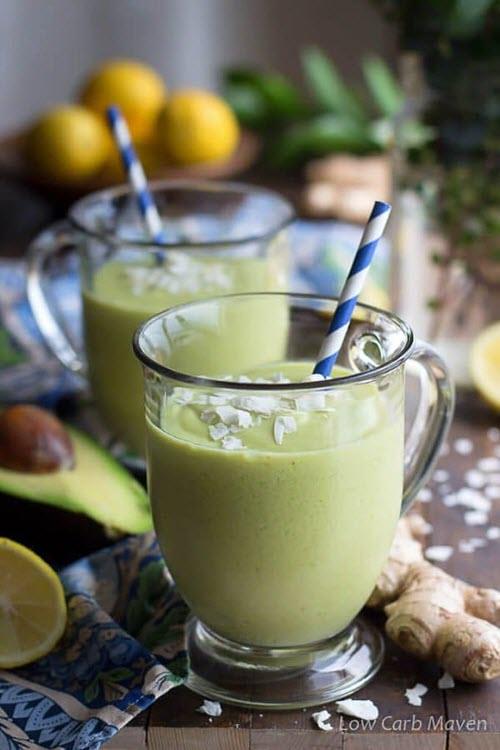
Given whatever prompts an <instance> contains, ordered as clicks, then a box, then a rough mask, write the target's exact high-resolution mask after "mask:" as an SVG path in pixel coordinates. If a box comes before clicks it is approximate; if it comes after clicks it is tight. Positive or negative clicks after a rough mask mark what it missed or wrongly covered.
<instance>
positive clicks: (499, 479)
mask: <svg viewBox="0 0 500 750" xmlns="http://www.w3.org/2000/svg"><path fill="white" fill-rule="evenodd" d="M488 482H489V484H500V472H499V473H497V474H488Z"/></svg>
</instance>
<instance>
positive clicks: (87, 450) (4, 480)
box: [0, 425, 153, 534]
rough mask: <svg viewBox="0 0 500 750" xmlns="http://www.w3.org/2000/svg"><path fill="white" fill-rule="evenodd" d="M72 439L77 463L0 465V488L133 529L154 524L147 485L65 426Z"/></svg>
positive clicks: (132, 531) (141, 529)
mask: <svg viewBox="0 0 500 750" xmlns="http://www.w3.org/2000/svg"><path fill="white" fill-rule="evenodd" d="M65 428H66V429H67V430H68V432H69V434H70V435H71V439H72V441H73V448H74V451H75V464H74V468H72V469H70V470H64V471H55V472H52V473H50V474H31V473H26V472H19V471H10V470H9V469H3V468H0V490H1V491H2V492H5V493H7V494H10V495H15V496H16V497H21V498H25V499H27V500H33V501H35V502H38V503H45V504H47V505H53V506H55V507H56V508H62V509H64V510H69V511H73V512H75V513H84V514H85V515H87V516H89V517H90V518H92V519H93V520H94V521H97V522H98V523H101V524H103V525H104V526H109V527H112V528H114V529H118V530H120V531H124V532H127V533H129V534H141V533H143V532H146V531H150V529H152V527H153V522H152V519H151V508H150V505H149V499H148V496H147V494H146V492H145V490H144V489H143V487H142V486H141V485H140V484H139V482H137V481H136V480H135V479H134V478H133V477H132V476H131V475H130V474H129V473H128V471H126V469H124V468H123V467H122V466H121V465H120V464H119V463H118V462H117V461H116V460H115V459H114V458H113V457H112V456H111V455H110V454H109V453H108V452H107V451H106V450H104V448H102V447H101V446H100V445H98V444H97V443H96V442H94V440H92V439H91V438H89V437H88V436H87V435H84V434H83V433H82V432H80V431H79V430H75V429H74V428H73V427H69V426H68V425H65Z"/></svg>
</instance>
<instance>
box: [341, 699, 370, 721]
mask: <svg viewBox="0 0 500 750" xmlns="http://www.w3.org/2000/svg"><path fill="white" fill-rule="evenodd" d="M335 705H336V707H337V713H338V714H346V715H347V716H355V717H356V718H357V719H366V720H367V721H375V719H378V716H379V711H378V708H377V706H376V705H375V703H373V701H368V700H367V701H357V700H353V699H352V698H347V699H346V700H344V701H336V702H335Z"/></svg>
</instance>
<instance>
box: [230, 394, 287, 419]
mask: <svg viewBox="0 0 500 750" xmlns="http://www.w3.org/2000/svg"><path fill="white" fill-rule="evenodd" d="M233 404H234V406H236V407H237V408H238V409H244V410H245V411H250V412H254V413H255V414H262V415H263V416H265V417H269V416H270V415H271V414H272V413H273V412H274V411H277V409H278V408H279V399H277V398H275V397H274V396H238V397H237V398H234V399H233Z"/></svg>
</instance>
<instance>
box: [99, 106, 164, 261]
mask: <svg viewBox="0 0 500 750" xmlns="http://www.w3.org/2000/svg"><path fill="white" fill-rule="evenodd" d="M106 114H107V116H108V122H109V126H110V128H111V131H112V133H113V137H114V139H115V142H116V145H117V146H118V151H119V152H120V156H121V160H122V162H123V166H124V168H125V171H126V173H127V176H128V179H129V182H130V186H131V188H132V190H133V192H134V193H135V195H136V198H137V204H138V206H139V211H140V212H141V216H142V218H143V220H144V223H145V225H146V229H147V231H148V234H149V237H150V239H152V240H153V241H154V242H157V243H158V244H162V243H163V242H165V236H164V232H163V227H162V224H161V219H160V214H159V213H158V209H157V208H156V205H155V202H154V200H153V196H152V195H151V192H150V190H149V187H148V183H147V180H146V175H145V174H144V169H143V167H142V164H141V162H140V161H139V157H138V156H137V154H136V151H135V148H134V146H133V145H132V139H131V137H130V131H129V129H128V125H127V123H126V121H125V118H124V117H123V115H122V113H121V111H120V108H119V107H117V106H115V105H113V106H112V107H108V108H107V110H106ZM158 255H160V256H162V254H161V253H159V254H158Z"/></svg>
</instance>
